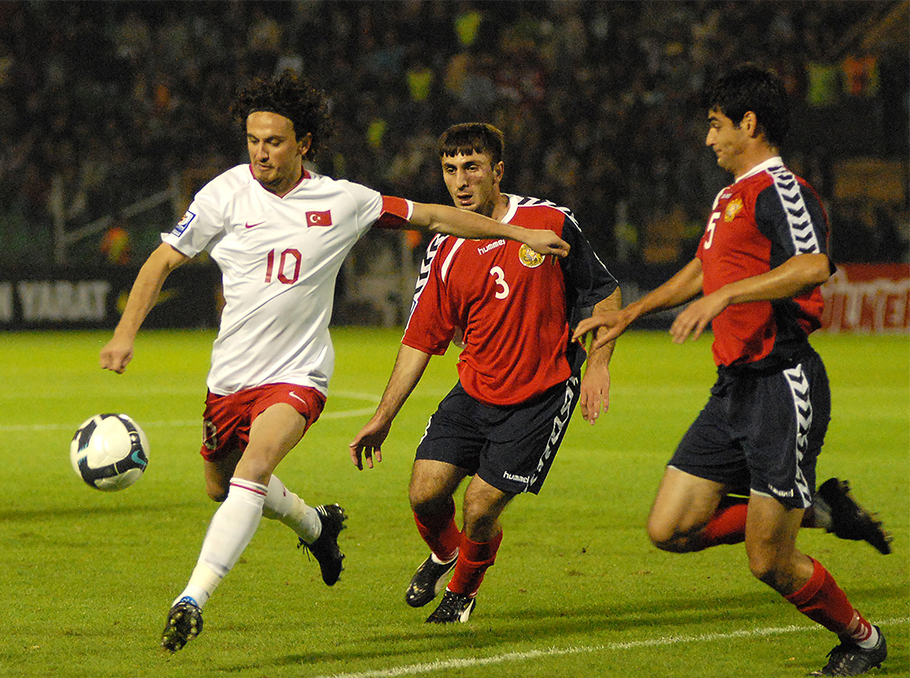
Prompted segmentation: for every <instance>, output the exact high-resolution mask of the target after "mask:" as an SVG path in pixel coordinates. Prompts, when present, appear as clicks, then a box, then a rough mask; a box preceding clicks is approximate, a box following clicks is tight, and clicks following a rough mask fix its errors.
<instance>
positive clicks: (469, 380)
mask: <svg viewBox="0 0 910 678" xmlns="http://www.w3.org/2000/svg"><path fill="white" fill-rule="evenodd" d="M438 156H439V159H440V161H441V163H442V174H443V180H444V181H445V185H446V188H447V189H448V191H449V194H450V195H451V197H452V201H453V202H454V203H455V205H456V206H457V207H458V208H459V209H461V210H464V211H469V212H476V213H478V214H483V215H485V216H489V217H492V218H493V219H497V220H501V221H503V222H505V223H512V224H522V225H524V226H526V227H528V228H535V229H548V228H552V229H554V230H555V231H557V232H559V233H560V234H561V235H562V236H563V237H564V238H565V239H566V240H567V241H569V243H570V244H571V246H572V248H571V250H570V251H569V256H568V257H566V258H565V259H563V260H562V261H561V262H560V265H559V266H554V265H553V264H554V263H555V262H553V261H546V260H545V258H544V257H540V256H535V255H534V254H533V253H532V252H530V251H529V250H528V248H527V247H524V246H519V245H518V244H516V243H506V241H504V240H490V241H480V242H477V243H476V244H475V243H471V244H466V243H465V242H464V241H463V240H461V239H456V238H451V237H448V236H437V237H436V238H435V239H434V240H433V241H432V242H431V243H430V245H429V247H428V249H427V255H426V258H425V260H424V263H423V265H422V266H421V276H420V278H419V279H418V281H417V290H416V292H415V295H414V303H413V305H412V310H411V316H410V318H409V320H408V325H407V329H406V330H405V335H404V338H403V339H402V345H401V347H400V349H399V352H398V358H397V360H396V362H395V367H394V368H393V371H392V375H391V377H390V378H389V384H388V386H387V387H386V389H385V392H384V394H383V396H382V400H381V402H380V403H379V407H378V408H377V410H376V414H375V415H374V416H373V417H372V418H371V419H370V421H369V422H368V423H367V424H366V425H365V426H364V427H363V428H362V429H361V430H360V432H359V433H358V434H357V435H356V436H355V438H354V439H353V441H352V442H351V459H352V461H353V462H354V464H355V465H356V466H357V468H359V469H361V470H362V469H363V465H364V458H366V464H367V466H369V467H370V468H372V467H373V457H375V458H376V460H377V461H381V460H382V444H383V442H384V441H385V439H386V437H387V436H388V434H389V431H390V429H391V426H392V422H393V420H394V419H395V416H396V415H397V414H398V412H399V411H400V409H401V407H402V406H403V405H404V403H405V401H406V400H407V398H408V396H409V395H410V393H411V391H412V390H413V389H414V387H415V386H416V385H417V383H418V381H419V380H420V377H421V376H422V375H423V372H424V370H425V369H426V366H427V365H428V364H429V361H430V358H431V357H432V356H433V355H440V354H443V353H445V351H446V349H447V348H448V346H449V343H450V342H452V341H455V342H457V343H458V344H459V345H460V346H461V347H462V348H463V350H462V352H461V354H460V359H459V365H458V373H459V381H458V383H457V384H456V385H455V387H454V388H453V389H452V390H451V391H450V392H449V394H448V395H447V396H446V397H445V399H443V401H442V402H441V403H440V405H439V408H438V409H437V411H436V413H435V414H434V415H433V416H432V418H431V419H430V423H429V424H428V426H427V430H426V432H425V433H424V436H423V438H422V439H421V441H420V444H419V445H418V447H417V455H416V459H415V461H414V466H413V471H412V475H411V484H410V490H409V498H410V503H411V508H412V510H413V512H414V519H415V521H416V523H417V531H418V532H419V533H420V536H421V537H422V538H423V540H424V541H425V542H426V544H427V546H429V547H430V555H429V556H428V557H427V558H426V560H425V561H424V562H423V563H422V564H421V565H420V567H419V568H418V569H417V571H416V572H415V574H414V576H413V578H412V579H411V582H410V585H409V586H408V589H407V592H406V594H405V599H406V601H407V603H408V604H409V605H411V606H413V607H422V606H423V605H426V604H427V603H429V602H430V601H432V600H433V599H434V598H435V597H436V596H437V595H438V594H439V593H440V592H441V590H442V588H443V587H445V588H446V591H445V595H444V596H443V599H442V601H441V602H440V603H439V606H438V607H437V608H436V610H435V611H434V612H433V613H432V614H431V615H430V616H429V618H428V619H427V622H432V623H453V622H466V621H468V618H469V617H470V615H471V612H472V610H473V609H474V606H475V603H476V599H475V597H476V595H477V591H478V589H479V588H480V584H481V582H482V581H483V578H484V574H485V572H486V570H487V568H488V567H490V566H491V565H493V562H494V561H495V559H496V553H497V551H498V549H499V545H500V543H501V542H502V526H501V523H500V520H499V518H500V515H501V514H502V512H503V511H504V510H505V508H506V506H507V505H508V504H509V502H511V501H512V499H513V498H514V497H515V496H516V495H518V494H521V493H523V492H533V493H534V494H537V493H538V492H539V491H540V488H541V487H542V485H543V483H544V480H545V479H546V476H547V473H548V472H549V470H550V465H551V464H552V463H553V458H554V457H555V455H556V452H557V449H558V448H559V445H560V443H561V442H562V437H563V435H564V434H565V431H566V427H567V426H568V423H569V418H570V417H571V414H572V410H573V409H574V408H575V404H576V403H577V402H579V399H580V402H581V410H582V414H583V416H584V417H585V419H587V420H588V421H589V422H590V423H592V424H593V423H594V422H595V421H596V419H597V418H598V416H599V414H600V412H601V408H602V407H603V409H606V407H607V405H608V399H609V388H610V373H609V369H608V368H609V361H610V357H611V355H612V353H613V347H612V344H608V345H606V346H601V347H600V348H599V349H598V350H597V351H595V352H593V353H592V354H591V356H590V357H589V358H588V368H587V370H586V372H585V375H584V376H583V377H582V376H581V374H580V371H581V365H582V363H583V362H584V360H585V354H584V351H583V350H582V349H581V348H580V347H579V346H577V345H575V344H570V343H569V342H568V338H569V332H570V329H569V328H570V325H574V324H575V322H577V321H578V319H580V318H582V317H585V316H587V315H589V314H590V313H591V311H592V309H597V310H599V311H606V310H610V309H618V308H619V305H620V293H619V288H618V285H617V282H616V280H615V279H614V278H613V276H611V275H610V273H609V272H608V271H607V269H606V268H605V267H604V265H603V264H602V263H601V261H600V259H598V258H597V255H596V254H595V253H594V251H593V249H592V248H591V246H590V244H588V242H587V240H586V239H585V237H584V235H583V234H582V232H581V230H580V229H579V226H578V222H576V220H575V218H574V216H572V213H571V212H569V210H567V209H566V208H564V207H557V206H556V205H554V204H553V203H550V202H547V201H542V200H538V199H536V198H527V197H520V196H517V195H509V194H506V193H503V192H502V191H501V181H502V177H503V173H504V171H505V165H504V163H503V161H502V157H503V135H502V133H501V132H500V131H499V130H498V129H496V128H495V127H493V126H492V125H489V124H485V123H465V124H461V125H455V126H453V127H450V128H449V129H448V130H446V131H445V133H443V135H442V136H441V137H440V139H439V145H438ZM579 380H580V381H579ZM467 476H473V477H472V478H471V480H470V481H469V482H468V485H467V488H466V490H465V495H464V503H463V507H462V510H463V528H462V529H461V530H459V529H458V528H457V526H456V523H455V500H454V499H453V496H452V495H453V493H454V492H455V490H456V489H457V488H458V486H459V485H460V484H461V482H462V481H463V480H464V479H465V478H466V477H467ZM450 572H452V578H451V581H450V582H449V584H448V586H447V587H446V577H447V575H448V574H449V573H450Z"/></svg>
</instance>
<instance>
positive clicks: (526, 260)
mask: <svg viewBox="0 0 910 678" xmlns="http://www.w3.org/2000/svg"><path fill="white" fill-rule="evenodd" d="M543 259H544V257H543V255H542V254H538V253H537V252H535V251H534V250H532V249H531V248H530V247H528V246H527V245H522V246H521V247H520V248H518V260H519V261H521V263H522V265H524V266H527V267H528V268H537V267H538V266H540V265H541V264H542V263H543Z"/></svg>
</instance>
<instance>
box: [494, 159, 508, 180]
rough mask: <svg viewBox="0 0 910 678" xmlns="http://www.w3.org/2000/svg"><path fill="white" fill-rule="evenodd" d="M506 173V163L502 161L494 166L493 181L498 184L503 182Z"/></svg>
mask: <svg viewBox="0 0 910 678" xmlns="http://www.w3.org/2000/svg"><path fill="white" fill-rule="evenodd" d="M505 171H506V166H505V163H503V161H502V160H500V161H499V162H497V163H496V164H495V165H493V179H494V181H495V182H496V183H497V184H498V183H499V182H500V181H502V175H503V174H504V173H505Z"/></svg>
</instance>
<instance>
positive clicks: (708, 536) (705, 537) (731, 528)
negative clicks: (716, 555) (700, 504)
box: [701, 503, 749, 549]
mask: <svg viewBox="0 0 910 678" xmlns="http://www.w3.org/2000/svg"><path fill="white" fill-rule="evenodd" d="M748 510H749V505H748V504H745V503H741V504H740V503H737V504H732V505H730V506H725V507H722V508H719V509H718V510H717V513H715V514H714V515H713V516H712V517H711V520H709V521H708V524H707V525H705V529H704V531H703V532H702V533H701V547H702V548H705V549H706V548H708V547H711V546H717V545H718V544H740V543H742V542H743V541H745V539H746V514H747V513H748Z"/></svg>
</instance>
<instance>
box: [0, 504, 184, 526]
mask: <svg viewBox="0 0 910 678" xmlns="http://www.w3.org/2000/svg"><path fill="white" fill-rule="evenodd" d="M192 506H198V504H197V503H194V502H182V503H180V502H175V503H169V504H167V505H165V504H155V505H148V504H145V505H135V506H125V505H123V504H112V505H110V506H70V507H67V508H49V509H41V510H35V511H28V510H22V511H19V510H16V511H0V522H9V523H30V522H46V521H47V522H57V521H60V520H63V519H65V521H72V520H80V519H84V518H90V517H92V516H117V517H122V516H128V515H136V514H142V513H161V512H165V513H173V512H174V509H178V508H187V507H192Z"/></svg>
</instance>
